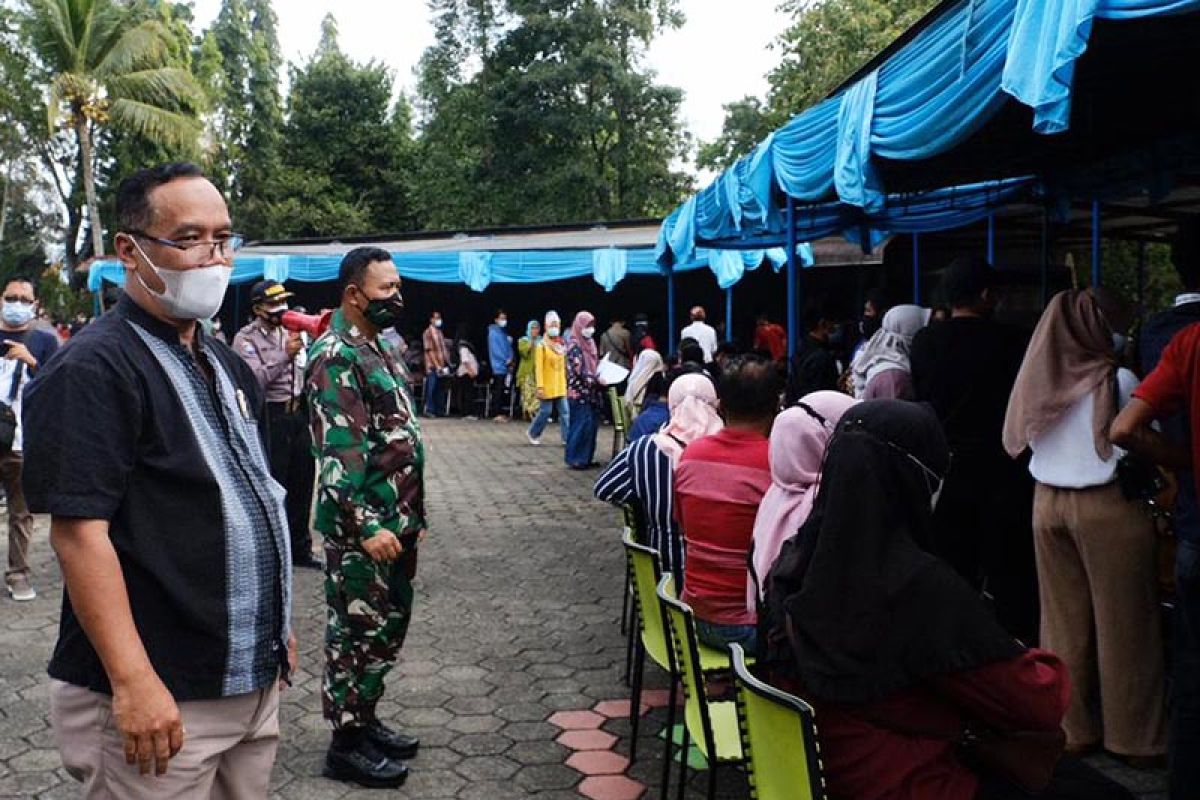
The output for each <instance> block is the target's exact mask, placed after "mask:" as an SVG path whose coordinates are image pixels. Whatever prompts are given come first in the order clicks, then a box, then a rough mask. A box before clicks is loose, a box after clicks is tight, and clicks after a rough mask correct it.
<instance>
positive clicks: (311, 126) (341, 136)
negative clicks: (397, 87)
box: [265, 17, 416, 236]
mask: <svg viewBox="0 0 1200 800" xmlns="http://www.w3.org/2000/svg"><path fill="white" fill-rule="evenodd" d="M392 85H393V77H392V74H391V71H390V70H388V69H387V67H385V66H384V65H383V64H381V63H378V62H375V61H370V62H368V63H366V64H359V63H356V62H355V61H353V60H352V59H351V58H350V57H348V56H347V55H346V54H345V53H343V52H342V50H341V48H340V47H339V46H338V41H337V26H336V23H335V22H334V20H333V18H332V17H326V19H325V20H324V22H323V23H322V35H321V43H320V44H319V45H318V47H317V50H316V52H315V53H314V55H313V57H312V58H311V59H310V60H309V62H308V63H307V64H305V65H304V66H303V67H301V68H299V69H293V71H292V75H291V93H290V94H289V96H288V118H287V124H286V126H285V128H284V134H283V138H284V148H283V151H284V156H283V160H282V168H281V170H280V171H279V174H278V176H277V178H276V181H275V194H276V197H277V198H278V199H276V200H274V201H272V202H271V203H269V204H268V205H267V207H266V213H265V222H266V228H267V229H268V230H269V231H270V232H271V235H272V236H319V235H332V234H354V233H367V232H371V231H375V232H383V231H401V230H408V229H410V228H411V227H413V226H414V224H415V223H416V219H415V217H414V214H413V210H412V208H411V206H410V205H409V203H408V200H407V198H408V193H407V191H406V188H405V182H406V180H407V175H408V173H409V172H410V171H411V169H412V161H413V144H412V130H411V116H412V114H411V110H410V109H409V107H408V103H407V101H406V100H405V99H404V98H403V97H401V98H400V99H399V100H398V101H397V103H396V104H395V107H394V108H392V109H390V110H389V103H390V99H391V94H392Z"/></svg>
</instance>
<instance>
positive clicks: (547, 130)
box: [417, 0, 690, 227]
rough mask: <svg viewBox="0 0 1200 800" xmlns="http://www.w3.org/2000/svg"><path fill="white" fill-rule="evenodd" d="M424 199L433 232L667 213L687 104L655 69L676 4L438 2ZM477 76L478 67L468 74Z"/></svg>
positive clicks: (427, 78) (662, 0)
mask: <svg viewBox="0 0 1200 800" xmlns="http://www.w3.org/2000/svg"><path fill="white" fill-rule="evenodd" d="M431 7H432V8H433V10H434V19H435V31H436V35H437V40H436V43H435V45H434V46H433V47H432V48H430V50H429V51H427V52H426V54H425V56H424V58H423V59H422V63H421V68H420V82H419V88H418V91H419V93H420V98H419V108H420V109H421V110H422V112H423V114H424V125H423V129H422V137H421V158H420V159H419V165H420V166H419V171H418V175H417V192H418V197H419V202H420V206H421V208H422V209H423V210H424V211H425V212H426V213H427V215H428V221H429V223H430V225H431V226H433V227H453V226H462V225H471V224H474V225H488V224H513V223H523V222H534V221H537V222H563V221H568V220H580V219H617V218H623V217H632V216H642V215H648V214H655V213H662V212H665V211H666V210H669V208H670V207H671V206H672V205H673V204H674V203H675V202H677V201H678V199H679V197H680V196H681V195H682V194H683V193H684V192H685V191H686V190H687V189H688V188H689V187H690V181H689V180H688V178H687V177H686V176H685V175H684V174H682V173H681V172H680V171H678V169H677V168H676V165H678V164H679V163H680V162H681V161H682V160H683V158H684V157H685V156H686V153H687V148H688V144H689V142H688V139H687V136H686V134H685V133H684V131H683V129H682V126H681V125H680V123H679V114H678V112H679V106H680V102H681V99H682V98H681V94H680V92H679V90H678V89H675V88H672V87H665V86H660V85H658V84H656V83H655V82H654V76H653V74H652V73H651V72H649V71H648V70H647V69H646V68H645V67H644V65H643V61H644V57H645V50H646V48H647V46H648V45H649V44H650V42H651V41H652V40H653V38H654V36H655V35H656V34H657V32H658V31H660V30H662V29H663V28H664V27H665V26H674V25H678V24H680V23H681V21H682V19H681V17H680V15H679V14H678V12H677V10H676V4H675V2H674V1H673V0H656V1H654V2H650V1H648V0H507V2H500V1H499V0H492V1H491V2H486V1H485V0H473V1H471V2H467V1H466V0H434V2H433V3H432V5H431ZM464 65H467V66H468V67H474V68H475V69H473V70H471V71H470V74H467V72H468V71H467V70H464Z"/></svg>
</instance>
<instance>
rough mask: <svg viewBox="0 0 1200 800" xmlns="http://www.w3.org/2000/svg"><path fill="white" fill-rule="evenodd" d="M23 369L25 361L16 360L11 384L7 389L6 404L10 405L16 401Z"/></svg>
mask: <svg viewBox="0 0 1200 800" xmlns="http://www.w3.org/2000/svg"><path fill="white" fill-rule="evenodd" d="M24 371H25V362H24V361H18V362H17V368H16V370H14V371H13V377H12V386H10V387H9V389H8V405H9V406H12V405H13V403H15V402H17V393H18V392H20V391H21V378H22V376H23V373H24Z"/></svg>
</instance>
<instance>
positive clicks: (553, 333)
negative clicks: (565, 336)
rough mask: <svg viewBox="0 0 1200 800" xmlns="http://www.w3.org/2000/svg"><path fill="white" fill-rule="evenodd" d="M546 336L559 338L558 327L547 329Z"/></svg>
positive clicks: (553, 326) (552, 326)
mask: <svg viewBox="0 0 1200 800" xmlns="http://www.w3.org/2000/svg"><path fill="white" fill-rule="evenodd" d="M546 335H547V336H550V337H552V338H553V337H555V336H558V327H557V326H555V325H551V326H550V327H549V328H546Z"/></svg>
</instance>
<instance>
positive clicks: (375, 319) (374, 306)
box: [363, 291, 404, 328]
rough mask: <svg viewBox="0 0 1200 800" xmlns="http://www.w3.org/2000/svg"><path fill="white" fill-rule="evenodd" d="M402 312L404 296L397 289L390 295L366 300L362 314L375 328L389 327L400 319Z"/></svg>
mask: <svg viewBox="0 0 1200 800" xmlns="http://www.w3.org/2000/svg"><path fill="white" fill-rule="evenodd" d="M403 313H404V298H403V297H401V295H400V292H399V291H397V292H396V293H395V294H393V295H392V296H391V297H382V298H379V297H377V298H374V299H372V300H370V301H368V302H367V307H366V308H365V309H363V316H364V317H366V318H367V322H370V323H371V324H372V325H374V326H375V327H377V328H390V327H392V326H393V325H395V324H396V323H397V322H399V321H400V315H401V314H403Z"/></svg>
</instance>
